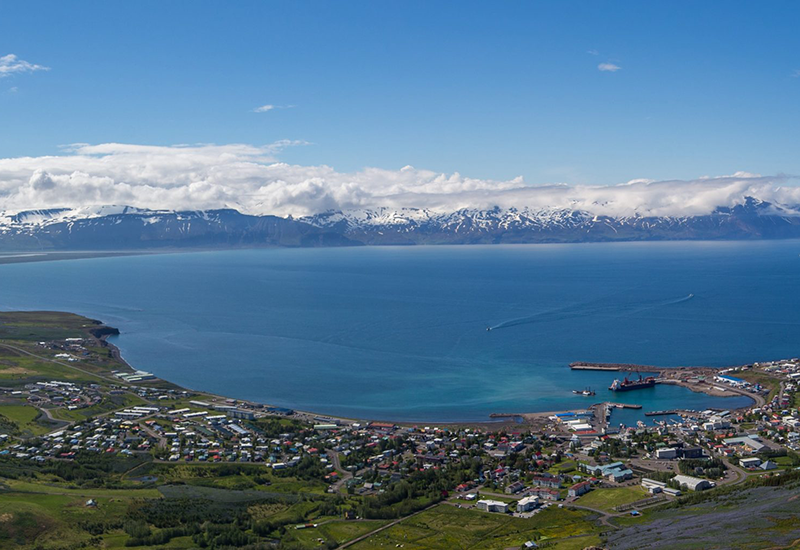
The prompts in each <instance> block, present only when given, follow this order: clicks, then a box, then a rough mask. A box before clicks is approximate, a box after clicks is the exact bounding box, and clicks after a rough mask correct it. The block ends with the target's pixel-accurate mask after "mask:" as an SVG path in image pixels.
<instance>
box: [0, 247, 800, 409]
mask: <svg viewBox="0 0 800 550" xmlns="http://www.w3.org/2000/svg"><path fill="white" fill-rule="evenodd" d="M799 255H800V242H797V241H784V242H754V243H649V244H639V243H629V244H592V245H534V246H488V247H483V246H470V247H466V246H464V247H407V248H352V249H323V250H311V249H303V250H247V251H225V252H208V253H191V254H170V255H159V256H141V257H126V258H106V259H89V260H73V261H60V262H49V263H29V264H13V265H3V266H0V283H1V284H2V293H0V308H3V309H56V310H66V311H74V312H77V313H81V314H84V315H87V316H90V317H94V318H97V319H101V320H103V321H105V322H106V323H108V324H111V325H113V326H117V327H119V328H120V330H121V331H122V333H123V334H122V336H121V337H120V338H118V339H117V340H116V342H115V343H116V344H117V345H119V347H120V348H121V349H122V352H123V355H124V356H125V357H126V358H127V359H128V360H129V361H130V362H131V363H132V364H133V365H134V366H135V367H138V368H142V369H145V370H150V371H153V372H155V373H156V374H157V375H159V376H161V377H163V378H166V379H168V380H171V381H174V382H176V383H179V384H182V385H185V386H187V387H190V388H197V389H203V390H209V391H213V392H218V393H221V394H225V395H229V396H232V397H238V398H245V399H252V400H257V401H261V402H265V403H270V404H277V405H286V406H292V407H298V408H305V409H310V410H315V411H320V412H325V413H331V414H342V415H353V416H359V417H370V418H391V419H401V420H421V421H424V420H431V421H432V420H441V421H444V420H483V419H486V418H487V416H488V415H489V414H490V413H492V412H508V411H513V412H518V411H551V410H560V409H566V408H577V407H581V406H584V405H587V404H590V403H591V402H594V401H599V400H603V399H613V400H615V401H623V400H624V401H627V402H634V403H640V404H642V405H644V406H645V408H646V409H666V408H672V407H678V406H680V407H687V408H705V407H709V406H716V407H734V406H740V405H742V404H746V402H747V400H746V399H744V402H743V398H711V397H708V396H704V395H701V394H696V393H692V392H690V391H688V390H684V389H682V388H677V387H672V386H664V387H657V388H655V389H653V390H644V391H639V392H631V393H628V394H619V395H614V394H612V393H611V392H609V391H607V390H606V388H607V387H608V385H609V383H610V382H611V381H612V379H613V378H614V376H613V374H608V373H605V374H604V373H590V372H589V373H587V372H571V371H570V370H569V369H568V368H567V364H568V363H570V362H571V361H576V360H586V361H614V362H631V363H642V364H653V365H662V366H674V365H695V364H703V365H730V364H739V363H744V362H750V361H755V360H763V359H777V358H782V357H791V356H796V355H798V343H800V339H799V338H798V332H800V287H799V286H798V284H797V283H798V273H800V256H799ZM487 327H493V330H491V331H487V330H486V328H487ZM586 386H591V387H592V388H594V389H595V390H597V393H598V395H597V397H595V398H584V397H579V396H573V395H572V393H571V390H573V389H582V388H584V387H586ZM619 418H621V417H619ZM625 418H626V419H628V416H626V417H625Z"/></svg>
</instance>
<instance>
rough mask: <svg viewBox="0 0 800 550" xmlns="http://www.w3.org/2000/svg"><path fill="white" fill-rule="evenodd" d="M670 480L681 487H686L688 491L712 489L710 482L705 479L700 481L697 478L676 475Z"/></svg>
mask: <svg viewBox="0 0 800 550" xmlns="http://www.w3.org/2000/svg"><path fill="white" fill-rule="evenodd" d="M672 479H673V481H677V482H678V484H679V485H680V486H681V487H683V486H684V485H686V486H687V487H688V488H689V490H690V491H704V490H706V489H710V488H711V487H713V485H712V483H711V482H710V481H708V480H707V479H700V478H699V477H692V476H684V475H677V476H675V477H673V478H672Z"/></svg>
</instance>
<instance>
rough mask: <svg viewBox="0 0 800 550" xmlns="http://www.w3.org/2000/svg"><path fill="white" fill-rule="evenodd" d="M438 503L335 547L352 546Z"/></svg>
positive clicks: (437, 504)
mask: <svg viewBox="0 0 800 550" xmlns="http://www.w3.org/2000/svg"><path fill="white" fill-rule="evenodd" d="M439 504H440V503H438V502H437V503H436V504H431V505H430V506H428V507H427V508H423V509H422V510H419V511H418V512H414V513H413V514H411V515H410V516H406V517H404V518H400V519H396V520H394V521H393V522H391V523H387V524H386V525H384V526H383V527H378V528H377V529H375V530H373V531H370V532H369V533H367V534H365V535H361V536H360V537H358V538H355V539H353V540H351V541H350V542H346V543H344V544H342V545H341V546H338V547H337V549H338V548H347V547H349V546H352V545H354V544H357V543H359V542H361V541H362V540H366V539H368V538H369V537H371V536H373V535H376V534H378V533H380V532H381V531H385V530H386V529H389V528H390V527H394V526H395V525H397V524H398V523H400V522H402V521H405V520H407V519H409V518H413V517H414V516H416V515H418V514H421V513H422V512H427V511H428V510H430V509H431V508H435V507H436V506H439Z"/></svg>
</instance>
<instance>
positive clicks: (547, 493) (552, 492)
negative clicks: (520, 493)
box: [528, 487, 561, 500]
mask: <svg viewBox="0 0 800 550" xmlns="http://www.w3.org/2000/svg"><path fill="white" fill-rule="evenodd" d="M528 494H529V495H532V496H536V497H539V498H541V499H544V500H558V499H559V498H561V495H560V494H559V492H558V489H548V488H547V487H534V488H533V489H531V490H530V491H528Z"/></svg>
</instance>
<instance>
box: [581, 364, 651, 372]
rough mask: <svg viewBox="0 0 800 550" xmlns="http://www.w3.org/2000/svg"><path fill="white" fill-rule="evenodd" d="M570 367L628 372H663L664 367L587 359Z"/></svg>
mask: <svg viewBox="0 0 800 550" xmlns="http://www.w3.org/2000/svg"><path fill="white" fill-rule="evenodd" d="M569 368H570V369H572V370H599V371H626V372H636V371H641V372H661V371H662V370H664V369H662V368H660V367H654V366H652V365H633V364H630V363H591V362H586V361H577V362H575V363H570V364H569Z"/></svg>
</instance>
